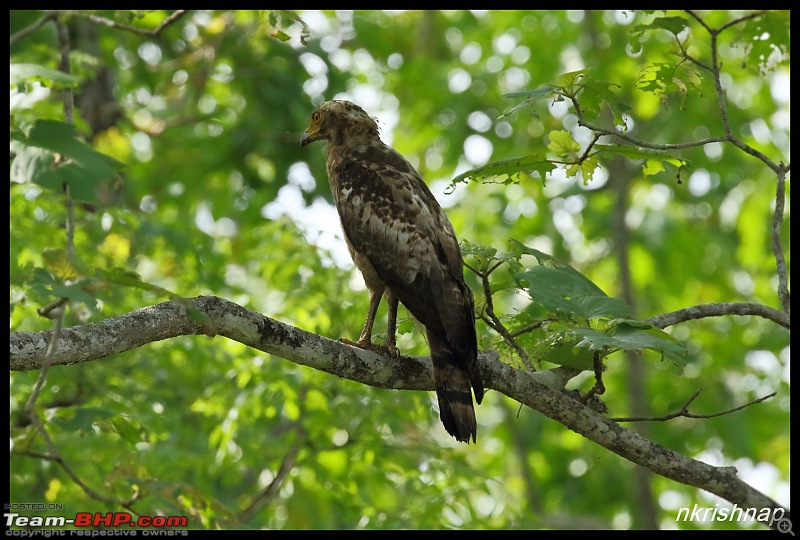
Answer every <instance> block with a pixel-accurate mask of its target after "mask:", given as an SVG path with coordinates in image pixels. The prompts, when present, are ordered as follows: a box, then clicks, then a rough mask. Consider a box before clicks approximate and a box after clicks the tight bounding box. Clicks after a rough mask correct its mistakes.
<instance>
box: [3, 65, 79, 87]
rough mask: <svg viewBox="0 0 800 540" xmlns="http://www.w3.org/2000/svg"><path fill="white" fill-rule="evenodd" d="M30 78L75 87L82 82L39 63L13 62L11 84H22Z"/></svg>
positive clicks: (60, 85)
mask: <svg viewBox="0 0 800 540" xmlns="http://www.w3.org/2000/svg"><path fill="white" fill-rule="evenodd" d="M29 80H34V81H40V82H44V83H50V84H51V85H52V86H55V87H74V86H77V85H78V83H79V82H80V80H79V79H78V78H77V77H73V76H72V75H68V74H66V73H64V72H63V71H58V70H56V69H50V68H46V67H44V66H40V65H38V64H11V72H10V81H9V82H10V84H21V83H24V82H26V81H29Z"/></svg>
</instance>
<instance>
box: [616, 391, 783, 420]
mask: <svg viewBox="0 0 800 540" xmlns="http://www.w3.org/2000/svg"><path fill="white" fill-rule="evenodd" d="M702 391H703V389H702V388H700V389H698V390H697V392H695V393H694V394H693V395H692V397H690V398H689V399H688V400H687V401H686V403H684V404H683V406H682V407H681V408H680V409H679V410H678V411H675V412H673V413H670V414H665V415H664V416H627V417H622V418H611V420H613V421H615V422H666V421H667V420H672V419H673V418H678V417H679V416H682V417H685V418H701V419H702V418H716V417H717V416H725V415H726V414H731V413H735V412H736V411H741V410H742V409H745V408H747V407H749V406H751V405H755V404H757V403H761V402H762V401H766V400H768V399H770V398H773V397H775V396H776V395H777V392H773V393H771V394H767V395H766V396H763V397H760V398H757V399H754V400H752V401H748V402H747V403H745V404H744V405H739V406H738V407H734V408H732V409H728V410H726V411H722V412H718V413H712V414H694V413H692V412H690V411H689V405H690V404H691V403H692V402H693V401H694V400H695V399H697V396H699V395H700V392H702Z"/></svg>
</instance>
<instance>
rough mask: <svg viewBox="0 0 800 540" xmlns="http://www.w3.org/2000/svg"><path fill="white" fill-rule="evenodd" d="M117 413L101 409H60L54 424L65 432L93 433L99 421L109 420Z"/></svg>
mask: <svg viewBox="0 0 800 540" xmlns="http://www.w3.org/2000/svg"><path fill="white" fill-rule="evenodd" d="M116 415H117V413H115V412H114V411H111V410H109V409H103V408H100V407H73V408H64V409H59V410H58V411H57V412H56V415H55V418H54V419H53V423H54V424H56V425H58V426H59V427H61V428H62V429H63V430H65V431H84V432H93V431H94V428H93V426H94V425H95V424H97V422H98V421H104V420H109V419H111V418H113V417H114V416H116Z"/></svg>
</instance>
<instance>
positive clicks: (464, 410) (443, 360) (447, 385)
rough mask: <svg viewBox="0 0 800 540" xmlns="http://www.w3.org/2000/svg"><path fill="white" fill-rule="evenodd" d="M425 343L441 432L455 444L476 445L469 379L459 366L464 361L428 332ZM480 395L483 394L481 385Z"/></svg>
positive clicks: (473, 410) (475, 423)
mask: <svg viewBox="0 0 800 540" xmlns="http://www.w3.org/2000/svg"><path fill="white" fill-rule="evenodd" d="M428 343H429V344H430V348H431V360H432V361H433V378H434V384H435V386H436V396H437V397H438V398H439V416H440V418H441V419H442V424H444V429H445V430H447V433H449V434H450V435H452V436H453V437H455V438H456V440H458V441H461V442H465V443H469V440H470V438H471V439H472V441H473V442H477V430H478V426H477V422H476V420H475V408H474V407H473V405H472V386H471V384H470V377H469V376H468V375H467V372H466V371H465V370H464V368H463V367H462V366H463V365H464V364H465V363H466V362H465V360H464V359H460V358H459V355H458V353H456V352H455V351H453V350H452V349H451V347H450V346H449V345H448V344H447V342H446V341H444V340H443V339H441V338H439V337H438V336H436V335H434V334H432V333H431V332H428ZM479 380H480V379H479ZM477 390H478V389H477V388H476V392H477ZM480 393H481V394H483V387H482V386H481V388H480ZM481 397H483V396H481Z"/></svg>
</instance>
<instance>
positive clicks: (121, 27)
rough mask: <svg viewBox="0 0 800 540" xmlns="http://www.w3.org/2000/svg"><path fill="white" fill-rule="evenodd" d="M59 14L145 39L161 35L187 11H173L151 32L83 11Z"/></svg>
mask: <svg viewBox="0 0 800 540" xmlns="http://www.w3.org/2000/svg"><path fill="white" fill-rule="evenodd" d="M61 13H63V14H65V15H74V16H76V17H81V18H83V19H86V20H88V21H89V22H93V23H95V24H99V25H102V26H108V27H110V28H116V29H117V30H124V31H126V32H131V33H133V34H138V35H140V36H147V37H158V36H159V35H161V32H162V31H163V30H164V29H165V28H166V27H168V26H169V25H171V24H173V23H174V22H175V21H177V20H178V19H180V18H181V17H183V16H184V15H186V13H188V10H186V9H179V10H177V11H175V12H174V13H173V14H172V15H170V16H169V17H167V18H166V19H164V20H163V21H162V22H161V24H159V25H158V26H157V27H156V28H154V29H152V30H147V29H144V28H136V27H135V26H129V25H127V24H122V23H119V22H117V21H115V20H113V19H108V18H106V17H101V16H100V15H95V14H93V13H87V12H85V11H73V10H69V11H62V12H61Z"/></svg>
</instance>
